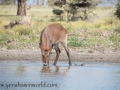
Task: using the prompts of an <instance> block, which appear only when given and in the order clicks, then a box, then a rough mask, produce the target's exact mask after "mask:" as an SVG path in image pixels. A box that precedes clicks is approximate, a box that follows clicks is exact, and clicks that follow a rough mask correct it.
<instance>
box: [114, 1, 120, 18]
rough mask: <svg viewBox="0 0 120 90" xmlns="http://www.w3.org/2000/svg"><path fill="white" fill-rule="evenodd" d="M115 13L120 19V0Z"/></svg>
mask: <svg viewBox="0 0 120 90" xmlns="http://www.w3.org/2000/svg"><path fill="white" fill-rule="evenodd" d="M115 15H116V16H117V17H118V18H119V19H120V0H118V3H117V10H116V12H115Z"/></svg>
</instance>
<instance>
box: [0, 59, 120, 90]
mask: <svg viewBox="0 0 120 90" xmlns="http://www.w3.org/2000/svg"><path fill="white" fill-rule="evenodd" d="M51 63H53V62H50V66H49V67H43V65H42V63H41V62H40V61H37V60H20V61H17V60H8V61H7V60H6V61H2V60H1V61H0V90H120V63H84V66H80V65H81V62H73V65H72V66H71V67H69V66H68V62H58V64H57V66H52V65H51Z"/></svg>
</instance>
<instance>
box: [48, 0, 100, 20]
mask: <svg viewBox="0 0 120 90" xmlns="http://www.w3.org/2000/svg"><path fill="white" fill-rule="evenodd" d="M100 1H101V0H53V1H51V0H48V4H49V5H51V6H58V7H62V8H63V9H64V11H65V12H66V13H67V15H66V21H76V20H77V19H76V17H77V18H82V19H84V20H86V19H88V16H89V14H91V13H92V11H93V9H95V7H96V6H97V5H98V3H100ZM78 12H81V14H80V15H79V14H78Z"/></svg>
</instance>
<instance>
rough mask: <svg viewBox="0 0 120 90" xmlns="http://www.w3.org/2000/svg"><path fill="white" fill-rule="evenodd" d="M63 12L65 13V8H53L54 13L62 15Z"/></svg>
mask: <svg viewBox="0 0 120 90" xmlns="http://www.w3.org/2000/svg"><path fill="white" fill-rule="evenodd" d="M62 13H63V10H60V9H53V14H55V15H61V14H62Z"/></svg>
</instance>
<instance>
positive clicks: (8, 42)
mask: <svg viewBox="0 0 120 90" xmlns="http://www.w3.org/2000/svg"><path fill="white" fill-rule="evenodd" d="M16 11H17V6H16V5H1V6H0V48H4V49H38V48H39V47H38V43H39V36H40V33H41V31H42V29H43V28H44V27H45V26H46V25H48V24H50V23H56V22H57V23H61V24H62V25H63V26H64V27H65V28H66V29H67V30H68V45H69V47H71V48H74V47H77V48H89V49H95V50H99V51H104V50H105V49H106V48H109V49H111V50H114V51H115V50H118V49H120V20H119V18H117V17H116V16H115V15H114V13H115V12H116V7H111V6H107V7H106V6H97V7H96V8H95V9H94V10H93V11H92V13H93V14H90V15H89V17H88V19H87V20H82V19H81V18H79V19H77V20H75V21H74V22H73V21H69V22H66V21H65V19H64V18H65V16H64V13H63V16H62V18H63V19H61V20H60V19H59V17H56V15H54V14H53V12H52V11H53V8H51V7H49V6H48V7H44V6H32V7H31V9H30V10H27V15H28V16H29V17H31V25H30V26H29V25H16V26H15V27H13V28H8V29H4V25H7V24H9V23H10V22H11V21H14V20H22V19H23V17H22V16H21V17H20V16H15V15H16Z"/></svg>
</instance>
